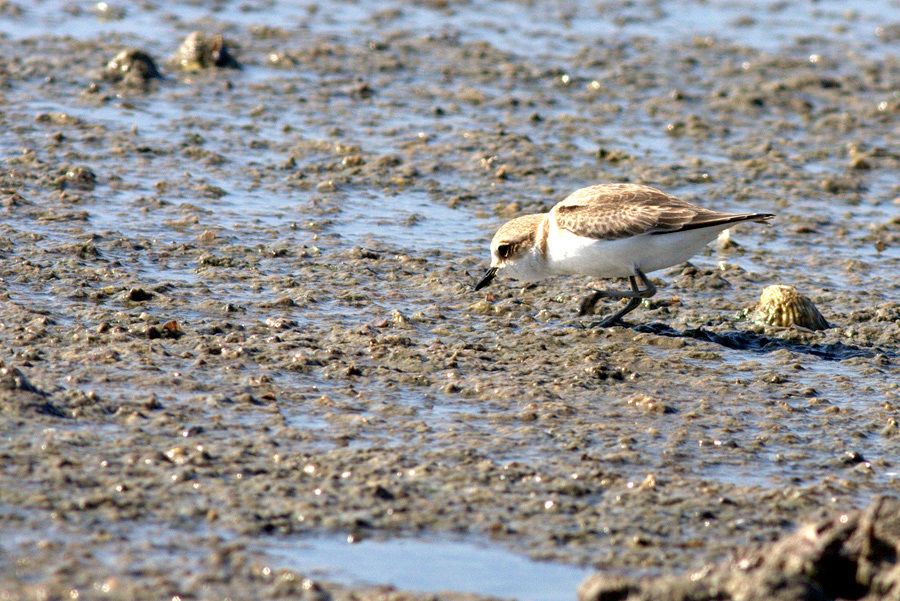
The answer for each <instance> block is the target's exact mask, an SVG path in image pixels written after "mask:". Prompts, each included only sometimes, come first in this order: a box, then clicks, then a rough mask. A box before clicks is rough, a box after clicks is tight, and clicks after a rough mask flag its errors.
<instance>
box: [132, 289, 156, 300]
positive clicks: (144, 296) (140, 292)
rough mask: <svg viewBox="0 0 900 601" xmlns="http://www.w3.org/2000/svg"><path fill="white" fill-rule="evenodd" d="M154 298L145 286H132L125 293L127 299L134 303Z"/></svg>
mask: <svg viewBox="0 0 900 601" xmlns="http://www.w3.org/2000/svg"><path fill="white" fill-rule="evenodd" d="M151 298H153V293H152V292H147V291H146V290H144V289H143V288H131V289H130V290H129V291H128V292H126V293H125V300H128V301H131V302H133V303H143V302H145V301H148V300H150V299H151Z"/></svg>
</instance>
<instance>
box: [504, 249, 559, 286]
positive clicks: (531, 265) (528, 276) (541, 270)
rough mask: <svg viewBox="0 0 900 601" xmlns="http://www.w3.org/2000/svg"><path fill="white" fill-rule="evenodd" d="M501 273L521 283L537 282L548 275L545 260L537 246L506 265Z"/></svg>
mask: <svg viewBox="0 0 900 601" xmlns="http://www.w3.org/2000/svg"><path fill="white" fill-rule="evenodd" d="M501 273H502V274H503V275H505V276H508V277H511V278H513V279H515V280H519V281H522V282H537V281H539V280H543V279H544V278H546V277H547V276H548V275H550V274H549V273H548V272H547V260H546V259H545V258H544V255H543V254H542V253H541V251H540V249H538V248H537V246H533V247H531V248H530V249H529V250H528V252H527V253H525V254H524V255H523V256H522V257H521V258H519V259H516V260H515V261H510V262H508V263H506V264H505V265H504V266H503V269H502V270H501Z"/></svg>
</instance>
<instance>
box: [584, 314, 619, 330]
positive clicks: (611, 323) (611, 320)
mask: <svg viewBox="0 0 900 601" xmlns="http://www.w3.org/2000/svg"><path fill="white" fill-rule="evenodd" d="M615 326H622V327H623V328H627V327H628V324H627V323H625V322H624V321H623V320H622V318H621V317H616V316H615V315H612V316H610V317H607V318H606V319H601V320H600V321H598V322H597V323H595V324H592V327H594V328H612V327H615Z"/></svg>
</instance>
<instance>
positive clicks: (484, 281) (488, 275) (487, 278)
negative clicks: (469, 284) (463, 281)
mask: <svg viewBox="0 0 900 601" xmlns="http://www.w3.org/2000/svg"><path fill="white" fill-rule="evenodd" d="M495 275H497V268H496V267H491V268H490V269H488V270H487V271H486V272H485V274H484V277H483V278H481V279H480V280H479V281H478V283H477V284H475V290H476V291H478V290H481V289H482V288H484V287H485V286H487V285H488V284H490V283H491V280H493V279H494V276H495Z"/></svg>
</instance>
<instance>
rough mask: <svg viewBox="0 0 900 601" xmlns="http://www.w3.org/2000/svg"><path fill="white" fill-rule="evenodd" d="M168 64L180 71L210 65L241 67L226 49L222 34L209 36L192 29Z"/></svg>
mask: <svg viewBox="0 0 900 601" xmlns="http://www.w3.org/2000/svg"><path fill="white" fill-rule="evenodd" d="M170 64H171V65H172V66H174V67H175V68H177V69H181V70H182V71H201V70H203V69H209V68H212V67H221V68H225V69H240V68H241V65H240V63H238V62H237V60H236V59H235V58H234V57H233V56H232V55H231V53H230V52H229V51H228V45H227V44H226V42H225V38H224V37H222V34H216V35H214V36H211V37H210V36H207V35H205V34H203V33H202V32H200V31H193V32H191V33H190V34H188V36H187V37H186V38H184V41H183V42H182V43H181V46H179V47H178V52H177V53H176V54H175V56H174V57H173V58H172V60H171V61H170Z"/></svg>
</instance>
